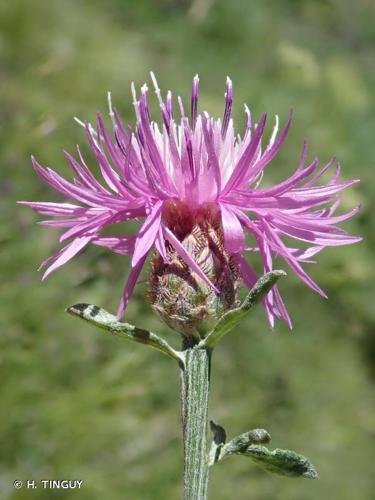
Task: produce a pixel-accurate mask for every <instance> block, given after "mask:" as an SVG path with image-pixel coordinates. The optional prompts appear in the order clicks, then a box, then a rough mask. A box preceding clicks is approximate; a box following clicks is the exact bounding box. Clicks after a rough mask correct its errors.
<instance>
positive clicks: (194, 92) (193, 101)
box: [191, 75, 199, 130]
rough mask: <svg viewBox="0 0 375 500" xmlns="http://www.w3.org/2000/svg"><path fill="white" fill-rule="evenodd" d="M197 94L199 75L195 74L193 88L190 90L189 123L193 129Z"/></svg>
mask: <svg viewBox="0 0 375 500" xmlns="http://www.w3.org/2000/svg"><path fill="white" fill-rule="evenodd" d="M198 95H199V76H198V75H195V77H194V79H193V88H192V91H191V124H192V128H193V130H194V129H195V123H196V121H197V109H198Z"/></svg>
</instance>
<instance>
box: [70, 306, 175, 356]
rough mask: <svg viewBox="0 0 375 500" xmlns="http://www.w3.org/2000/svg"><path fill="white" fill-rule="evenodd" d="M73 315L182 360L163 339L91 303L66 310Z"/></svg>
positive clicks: (118, 335)
mask: <svg viewBox="0 0 375 500" xmlns="http://www.w3.org/2000/svg"><path fill="white" fill-rule="evenodd" d="M66 311H67V312H68V313H69V314H71V315H73V316H78V317H80V318H82V319H84V320H85V321H88V322H89V323H91V324H93V325H95V326H98V327H99V328H102V329H103V330H106V331H108V332H110V333H112V334H113V335H116V336H117V337H121V338H123V339H126V340H131V341H133V342H138V343H140V344H145V345H148V346H150V347H153V348H154V349H157V350H158V351H160V352H162V353H164V354H166V355H167V356H169V357H170V358H173V359H176V360H177V361H178V362H179V363H183V362H184V358H183V355H182V354H181V353H180V352H178V351H175V350H174V349H173V348H172V347H171V346H170V345H169V344H168V342H166V341H165V340H164V339H162V338H160V337H158V335H156V334H155V333H152V332H149V331H148V330H143V329H142V328H138V327H136V326H134V325H130V324H128V323H122V322H120V321H118V320H117V318H116V316H113V314H110V313H109V312H107V311H106V310H105V309H102V308H101V307H98V306H95V305H92V304H76V305H74V306H71V307H68V309H67V310H66Z"/></svg>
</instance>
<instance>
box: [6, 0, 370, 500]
mask: <svg viewBox="0 0 375 500" xmlns="http://www.w3.org/2000/svg"><path fill="white" fill-rule="evenodd" d="M374 19H375V7H374V3H373V2H372V1H371V0H326V1H323V0H315V1H311V0H299V1H298V0H281V1H278V2H276V1H274V2H271V1H268V0H255V1H252V2H244V1H241V0H231V1H227V0H194V1H189V0H180V1H177V0H154V1H151V0H138V1H130V0H107V1H106V2H101V1H99V0H92V1H83V0H75V1H73V0H71V1H69V0H59V1H50V2H48V1H45V0H33V1H26V0H24V1H21V0H13V1H12V2H8V1H6V0H1V1H0V85H1V92H0V164H1V185H0V189H1V197H0V204H1V208H0V214H1V225H0V241H1V246H0V255H1V257H0V259H1V260H0V266H1V267H0V269H1V281H0V290H1V300H0V328H1V337H0V342H1V349H0V391H1V392H0V394H1V396H0V397H1V399H0V401H1V410H0V440H1V443H0V460H1V463H0V491H1V493H0V497H1V499H48V500H50V499H55V498H69V499H70V498H78V499H81V500H85V499H87V500H96V499H103V498H105V499H108V500H117V499H124V498H126V499H131V500H138V499H172V498H173V499H174V498H179V497H180V495H181V489H182V486H181V473H182V443H181V436H180V421H179V400H178V372H177V368H176V366H174V364H173V363H172V362H171V361H169V360H168V359H167V358H165V359H164V357H162V356H160V355H159V354H158V353H156V352H154V351H150V350H148V349H144V348H143V347H142V346H136V345H132V344H129V345H128V344H126V343H122V342H121V341H120V340H118V339H116V338H110V337H108V336H106V335H105V334H103V332H100V331H95V329H93V328H92V327H90V325H86V324H82V323H81V322H79V321H78V320H77V319H75V318H72V317H70V316H68V315H66V314H65V313H64V308H65V307H67V306H68V305H71V304H74V303H77V302H91V303H95V304H99V305H101V306H103V307H106V308H107V309H109V310H110V311H115V309H116V307H117V304H118V300H119V297H120V294H121V290H122V286H123V281H124V278H125V276H126V272H127V269H128V261H127V260H126V259H125V258H122V257H121V256H119V255H110V254H109V253H107V252H105V251H103V250H102V249H98V248H94V247H92V248H90V249H89V250H88V251H87V252H86V253H85V254H84V255H82V256H80V257H79V258H76V259H75V260H74V262H71V263H70V264H69V265H68V266H66V267H65V268H63V270H60V271H59V272H57V273H56V274H53V275H52V276H51V278H50V279H49V280H47V282H45V283H41V282H40V274H39V273H37V271H36V269H37V266H38V264H39V263H40V262H41V261H42V260H43V259H44V258H45V257H46V256H47V255H49V254H50V253H52V251H54V250H55V249H57V248H58V244H57V234H58V233H57V232H56V231H54V230H52V229H49V228H43V227H41V226H37V225H36V222H37V220H40V217H38V216H36V215H35V214H34V213H33V212H32V211H31V210H28V209H27V208H24V207H19V206H16V205H15V202H16V200H19V199H27V200H50V201H54V200H57V199H59V196H58V195H57V194H56V193H54V192H52V191H51V190H50V189H49V188H48V187H46V186H45V185H43V184H42V183H41V181H40V180H39V179H38V178H37V176H36V175H35V173H34V171H33V170H32V167H31V163H30V159H29V158H30V154H31V153H35V154H36V155H37V157H38V159H39V160H40V161H41V163H44V164H47V165H51V166H53V167H54V168H56V169H57V170H58V171H60V172H61V173H63V174H67V173H68V169H67V167H66V165H65V162H64V158H63V154H62V149H63V148H66V149H68V150H70V151H73V150H74V145H75V144H76V143H80V144H84V143H85V138H84V134H83V131H82V130H81V129H80V127H79V126H77V125H76V124H75V123H74V122H73V121H72V116H74V115H76V116H79V117H81V118H85V119H90V120H93V119H94V118H95V113H96V112H97V111H98V110H102V111H105V110H106V91H107V90H110V89H111V90H112V92H113V98H114V101H115V104H116V106H117V107H118V108H119V109H120V111H121V112H122V114H123V116H124V118H125V119H126V120H127V121H130V122H131V123H133V122H134V117H133V111H132V108H131V96H130V82H131V81H132V80H134V81H135V83H136V84H137V85H138V86H139V85H141V84H142V83H143V82H145V81H148V82H149V71H150V70H151V69H152V70H154V71H155V72H156V74H157V76H158V79H159V84H160V86H161V88H162V89H163V91H166V90H167V89H168V88H170V89H172V90H174V91H175V95H176V94H177V93H180V94H181V95H182V96H183V97H184V98H185V99H188V98H189V92H190V86H191V79H192V77H193V76H194V74H195V73H199V75H200V77H201V101H200V103H201V109H202V108H203V107H204V108H205V109H208V110H210V111H211V112H212V113H213V114H214V115H221V113H222V109H223V93H224V85H225V77H226V75H227V74H228V75H230V76H231V77H232V79H233V82H234V85H235V87H234V91H235V104H234V116H235V118H236V123H237V124H238V125H237V126H238V128H239V129H241V128H242V127H243V123H244V116H243V108H242V104H243V103H244V102H247V103H248V105H249V106H250V107H251V109H252V110H253V112H254V114H255V115H256V116H257V117H259V116H260V114H261V113H262V112H263V111H267V112H269V113H270V114H271V115H272V114H274V113H278V114H279V116H280V118H281V120H282V122H285V120H286V118H287V115H288V112H289V109H290V108H293V109H294V122H293V126H292V129H291V131H290V134H289V136H288V139H287V142H286V144H285V146H284V149H283V151H282V152H281V154H280V156H279V157H278V159H277V160H276V161H275V162H274V166H273V167H272V168H269V170H267V175H268V181H270V180H277V179H280V178H282V177H285V176H287V175H290V174H291V172H292V171H293V169H294V168H295V166H296V164H297V161H298V155H299V153H300V150H301V146H302V141H303V140H304V139H305V138H307V139H308V141H309V146H310V156H309V157H310V158H312V157H313V156H315V155H318V156H319V157H320V158H321V160H322V162H326V161H328V159H329V158H330V157H331V156H332V155H333V154H336V155H337V156H338V159H339V161H340V162H341V163H342V164H343V167H344V170H343V172H344V178H346V179H348V178H353V177H355V178H357V177H359V178H361V179H362V183H361V184H360V185H358V186H355V187H354V188H351V189H350V190H348V192H346V193H345V196H344V202H343V205H342V206H343V209H346V208H348V209H349V208H351V207H353V206H354V205H356V204H357V203H358V202H361V203H362V204H363V209H362V212H361V215H360V216H359V217H357V219H356V220H355V221H351V222H349V223H347V224H346V226H345V227H346V228H348V229H349V230H350V231H351V232H353V233H354V234H360V235H363V236H364V237H365V240H364V242H363V243H361V244H359V245H355V246H352V247H343V248H337V249H327V250H326V251H325V252H323V253H322V254H321V255H319V265H317V266H314V267H312V268H310V269H309V270H310V271H311V274H312V276H313V277H314V278H315V279H316V280H317V281H318V282H319V283H320V284H321V286H322V287H323V288H324V289H325V290H326V291H327V292H328V295H329V300H328V301H324V300H322V299H321V298H319V297H318V296H317V295H315V294H314V293H313V292H311V291H310V290H309V289H308V288H307V287H306V286H305V285H303V284H302V283H301V282H299V281H298V280H297V279H295V278H294V277H293V276H292V275H291V273H290V274H289V277H288V278H287V279H286V280H284V281H283V283H282V284H281V290H282V293H283V296H284V299H285V301H286V304H287V306H288V308H289V311H290V313H291V315H292V317H293V319H294V330H293V332H292V333H290V332H289V331H288V330H287V328H286V326H284V325H283V324H279V325H278V326H277V328H276V329H275V331H274V332H271V331H269V329H268V326H267V323H266V321H265V317H264V313H263V311H262V310H260V309H259V310H258V311H256V312H255V313H254V314H253V315H252V316H251V318H248V320H247V321H246V322H245V323H244V324H243V326H242V328H241V329H240V331H237V332H236V333H233V334H231V335H229V336H228V337H226V338H225V339H224V340H223V341H222V342H221V344H220V345H219V346H218V348H217V349H216V351H215V355H214V363H213V374H212V380H213V382H212V392H211V405H210V416H211V418H213V419H215V420H216V421H217V422H219V423H220V424H222V425H224V426H225V427H226V429H227V431H228V434H229V435H230V436H233V435H235V434H238V433H240V432H243V431H245V430H247V429H249V428H253V427H257V426H260V427H265V428H267V429H268V430H269V431H270V433H271V435H272V436H273V441H272V444H273V445H274V446H275V447H276V446H279V447H290V448H293V449H295V450H296V451H299V452H302V453H304V454H306V455H307V456H308V457H309V458H310V459H311V460H312V461H313V463H314V464H315V465H316V467H317V468H318V470H319V471H320V473H321V479H320V480H319V481H309V480H302V479H298V480H295V479H285V478H280V477H277V476H272V475H269V474H267V473H266V472H263V471H262V470H261V469H258V468H257V467H256V466H255V465H253V464H252V462H250V461H249V460H247V459H245V458H242V457H234V458H232V459H230V460H228V461H227V462H225V463H223V464H220V465H218V466H216V467H215V468H214V469H213V471H212V474H211V478H210V498H212V499H213V498H215V499H218V500H224V499H225V500H226V499H232V498H236V499H238V500H241V499H254V500H255V499H256V500H262V499H264V500H266V499H267V500H269V499H275V500H276V499H277V500H293V499H295V500H297V499H298V500H300V499H306V500H310V499H317V498H323V499H330V500H336V499H337V500H338V499H340V500H365V499H366V500H367V499H368V500H370V499H372V498H374V488H375V480H374V474H373V464H374V460H375V452H374V450H375V447H374V433H375V417H374V415H375V413H374V410H375V403H374V382H375V365H374V358H375V338H374V336H373V329H374V324H375V308H374V304H373V300H374V266H373V258H374V253H373V244H374V218H373V217H371V215H372V214H373V212H374V208H375V207H374V195H375V192H374V189H375V174H374V168H375V148H374V133H375V113H374V112H375V105H374V84H375V65H374V60H375V59H374V58H375V21H374ZM154 109H156V105H155V106H154ZM157 119H158V120H159V117H158V118H157ZM92 163H94V162H92ZM145 290H146V286H145V285H144V284H143V285H142V284H140V285H138V286H137V288H136V294H135V298H134V299H133V301H132V302H131V304H130V306H129V309H128V311H127V316H126V317H127V320H128V321H129V322H130V323H133V322H134V323H136V324H137V325H139V326H142V327H146V328H152V329H154V330H155V331H158V332H160V333H162V334H163V335H165V337H166V338H168V340H169V341H170V342H171V343H172V344H174V345H175V346H178V344H179V339H178V338H177V336H176V334H174V333H172V332H170V331H168V330H167V329H166V327H164V326H163V325H161V324H160V323H159V322H158V320H157V319H155V318H154V317H153V316H152V314H151V311H150V307H149V305H148V304H147V302H146V301H145ZM15 479H20V480H25V479H35V480H40V479H82V480H83V481H84V486H83V488H82V489H81V490H80V491H75V490H71V491H66V490H65V491H58V490H43V489H41V488H38V489H29V490H26V489H20V490H18V491H16V490H14V489H13V487H12V483H13V480H15Z"/></svg>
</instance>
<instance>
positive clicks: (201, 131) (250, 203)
mask: <svg viewBox="0 0 375 500" xmlns="http://www.w3.org/2000/svg"><path fill="white" fill-rule="evenodd" d="M151 76H152V80H153V84H154V88H155V92H156V95H157V98H158V100H159V104H160V109H161V113H162V118H163V123H162V125H161V127H159V126H158V125H157V124H156V123H155V122H153V121H152V120H151V118H150V113H149V109H148V89H147V86H146V85H144V86H143V87H142V89H141V92H140V96H137V95H136V91H135V88H134V85H133V86H132V92H133V101H134V102H133V104H134V109H135V114H136V121H137V123H136V127H135V130H134V131H131V130H128V129H127V128H125V127H124V125H123V123H122V121H121V119H120V116H119V114H118V113H117V111H116V110H113V109H112V105H111V101H110V100H109V103H110V116H111V119H112V124H113V134H112V135H111V134H110V133H109V131H108V129H107V127H106V125H105V123H104V120H103V117H102V116H101V115H98V118H97V127H96V129H94V127H93V126H92V125H90V124H89V123H84V124H83V125H84V127H85V131H86V135H87V140H88V142H89V144H90V147H91V150H92V152H93V154H94V156H95V158H96V161H97V163H98V165H99V167H100V171H101V175H102V177H103V179H102V181H100V182H99V180H98V179H97V178H96V177H95V176H94V175H93V173H92V171H91V170H90V168H89V167H88V163H87V162H86V160H85V159H84V158H83V155H82V153H81V151H80V149H79V148H77V158H74V157H73V156H72V155H71V154H69V153H67V152H66V153H65V156H66V159H67V161H68V163H69V165H70V167H71V169H72V171H73V174H74V180H73V181H68V180H66V179H64V178H63V177H61V176H60V175H59V174H58V173H57V172H55V171H54V170H52V169H50V168H44V167H42V166H41V165H40V164H39V163H38V162H37V161H36V159H35V158H33V160H32V161H33V165H34V168H35V170H36V172H37V173H38V175H39V176H40V177H41V178H42V179H43V180H44V181H45V182H46V183H47V184H49V185H50V186H51V187H52V188H54V189H55V190H57V191H59V192H60V193H62V194H63V195H64V196H66V197H67V198H73V199H75V200H77V201H78V204H71V203H50V202H20V203H23V204H25V205H28V206H30V207H31V208H33V209H34V210H35V211H37V212H39V213H40V214H43V215H47V216H52V217H53V219H52V220H47V221H43V222H42V224H45V225H49V226H57V227H63V228H65V232H64V233H63V234H62V236H61V237H60V241H61V242H68V243H67V244H66V246H64V247H63V248H62V249H61V250H59V251H58V252H57V253H55V254H54V255H52V256H51V257H49V258H48V259H47V260H46V261H45V262H43V263H42V265H41V267H45V266H48V267H47V270H46V272H45V274H44V277H46V276H47V275H49V274H50V273H51V272H52V271H54V270H56V269H57V268H59V267H61V266H62V265H64V264H66V263H67V262H68V261H69V260H70V259H72V258H73V257H74V256H75V255H77V254H78V253H79V252H80V251H82V250H83V249H84V248H85V247H86V246H87V245H88V244H94V245H100V246H104V247H107V248H108V249H110V250H112V251H114V252H117V253H120V254H124V255H130V256H131V270H130V274H129V276H128V279H127V283H126V285H125V289H124V293H123V297H122V300H121V304H120V307H119V310H118V315H119V316H121V315H122V314H123V313H124V310H125V308H126V306H127V304H128V301H129V298H130V296H131V295H132V292H133V289H134V286H135V284H136V282H137V279H138V276H139V274H140V272H141V270H142V268H143V266H144V264H145V262H146V259H147V256H148V255H149V254H150V252H151V253H154V256H153V260H152V270H153V272H152V274H151V278H150V282H151V291H150V296H151V299H152V302H153V306H154V309H155V310H156V311H157V312H158V313H159V314H160V315H161V316H162V317H163V318H164V319H165V320H166V321H167V322H169V324H171V325H172V326H173V327H175V328H177V329H179V330H180V331H182V332H184V330H185V329H187V330H189V329H190V330H191V328H193V327H192V326H191V325H192V323H191V322H192V321H193V323H194V318H195V317H196V318H198V319H199V321H200V320H201V319H203V318H204V317H206V316H207V315H208V316H209V315H211V314H216V312H217V310H218V309H220V310H223V309H224V310H225V309H227V308H231V307H233V305H234V304H235V302H236V289H237V285H238V279H239V278H240V277H241V278H242V280H243V281H244V282H245V284H246V285H247V286H248V287H252V286H253V285H254V283H255V281H256V279H257V276H256V273H255V272H254V270H253V268H252V266H251V264H250V263H249V262H248V260H247V259H246V256H247V255H250V256H252V255H254V253H258V254H259V255H260V256H261V259H262V263H263V271H264V272H268V271H271V270H272V267H273V259H274V257H275V256H279V257H281V258H282V259H283V260H284V261H285V262H286V264H287V265H288V266H289V267H290V268H291V269H292V270H293V271H294V272H295V273H296V275H297V276H298V277H299V278H300V279H301V280H302V281H304V282H305V283H306V284H307V285H308V286H309V287H310V288H312V289H313V290H315V291H316V292H318V293H319V294H320V295H322V296H325V294H324V292H323V291H322V290H321V288H320V287H319V286H318V285H317V284H316V283H315V282H314V281H313V280H312V278H311V277H310V276H309V275H308V274H307V273H306V271H305V270H304V269H303V267H302V264H304V263H311V262H313V261H312V260H311V258H312V257H313V256H314V255H316V254H317V253H319V252H320V251H321V250H323V248H325V247H327V246H337V245H347V244H351V243H355V242H357V241H359V240H360V238H358V237H354V236H350V235H348V234H347V233H346V232H345V231H344V230H343V229H341V228H339V227H337V225H336V224H337V223H339V222H342V221H344V220H346V219H348V218H350V217H352V216H353V215H355V214H356V213H357V211H358V207H357V208H355V209H354V210H352V211H350V212H348V213H345V214H341V215H336V214H335V213H336V210H337V208H338V207H339V204H340V198H339V197H338V193H340V192H341V191H342V190H343V189H345V188H347V187H349V186H351V185H352V184H354V183H356V182H358V181H357V180H349V181H340V180H339V177H340V166H339V165H336V161H335V158H332V159H331V160H330V161H329V162H328V163H327V164H326V165H324V166H320V163H319V160H318V159H317V158H315V159H314V160H313V161H312V162H311V163H309V164H307V165H306V162H307V146H306V143H305V144H304V145H303V148H302V154H301V158H300V160H299V162H298V164H297V168H296V170H295V171H294V172H293V173H292V175H291V176H290V177H288V178H287V179H286V180H284V181H283V182H280V183H278V184H276V185H274V186H272V187H268V188H262V187H261V183H260V181H261V180H262V176H263V174H264V172H265V169H266V167H267V166H268V165H269V164H270V163H271V162H272V160H273V158H274V157H275V155H276V154H277V152H278V151H279V149H280V148H281V145H282V143H283V141H284V139H285V137H286V135H287V133H288V129H289V126H290V123H291V117H289V120H288V121H287V123H286V125H285V126H284V128H283V129H282V130H281V132H280V133H279V134H278V118H277V117H276V124H275V126H274V129H273V132H272V134H271V137H270V138H269V140H268V141H266V142H265V143H264V131H265V125H266V115H263V116H262V117H261V118H260V120H259V121H258V122H257V123H254V122H253V119H252V116H251V113H250V111H249V109H248V108H247V107H246V106H245V115H246V126H245V131H244V133H243V135H242V136H239V135H237V134H236V132H235V129H234V124H233V120H232V117H231V113H232V102H233V92H232V82H231V81H230V79H229V78H228V79H227V84H226V92H225V110H224V116H223V119H222V120H221V119H214V118H213V117H211V116H210V115H209V114H208V113H207V112H205V111H204V112H202V113H198V86H199V79H198V77H197V76H196V77H195V78H194V80H193V87H192V97H191V110H190V116H189V117H188V116H187V114H186V113H185V110H184V107H183V104H182V100H181V99H180V98H178V109H179V117H178V118H177V116H176V114H175V113H174V111H173V105H172V102H173V99H172V93H171V92H168V93H167V95H166V99H165V100H163V98H162V96H161V92H160V90H159V88H158V85H157V82H156V80H155V78H154V75H153V74H152V75H151ZM330 172H332V173H331V174H330ZM323 176H324V177H323ZM323 178H324V179H326V180H325V181H324V182H322V179H323ZM142 219H143V222H141V223H140V227H139V231H138V233H137V234H136V235H135V236H129V235H120V236H119V235H108V234H103V230H104V229H105V228H106V227H108V226H111V225H113V224H116V223H121V222H124V221H129V220H135V221H141V220H142ZM284 237H288V242H289V241H290V239H291V238H292V239H294V240H295V242H296V243H295V245H293V246H290V244H289V243H287V242H286V241H285V239H284ZM191 290H194V291H195V292H194V293H196V294H198V295H196V297H195V299H194V298H192V297H191V296H190V295H191V294H190V292H191ZM189 294H190V295H189ZM176 297H178V300H177V301H176ZM197 297H201V298H202V297H203V298H202V300H201V301H200V302H199V300H197ZM194 301H195V303H194ZM264 306H265V309H266V312H267V316H268V319H269V322H270V324H271V326H273V325H274V321H275V318H282V319H284V320H285V321H286V322H287V323H288V324H289V326H291V321H290V318H289V315H288V313H287V310H286V308H285V305H284V302H283V300H282V298H281V296H280V293H279V290H278V289H277V287H274V288H273V289H272V290H271V291H270V292H269V294H268V295H267V297H266V299H265V301H264ZM215 311H216V312H215Z"/></svg>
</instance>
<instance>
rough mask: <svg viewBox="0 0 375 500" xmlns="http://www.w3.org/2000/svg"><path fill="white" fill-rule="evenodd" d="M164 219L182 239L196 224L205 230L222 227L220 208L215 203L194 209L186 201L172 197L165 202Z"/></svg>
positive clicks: (181, 239)
mask: <svg viewBox="0 0 375 500" xmlns="http://www.w3.org/2000/svg"><path fill="white" fill-rule="evenodd" d="M162 219H163V223H164V224H165V225H166V226H167V227H168V228H169V229H170V230H171V231H172V232H173V234H174V235H175V236H176V237H177V238H178V239H179V240H180V241H183V239H184V238H185V237H186V236H187V235H188V234H190V233H191V232H192V230H193V227H194V226H195V225H198V226H199V227H200V228H201V229H202V230H203V231H204V230H207V229H208V228H213V229H214V230H216V231H217V230H219V229H220V227H221V215H220V209H219V207H218V206H217V205H216V204H215V203H205V204H204V205H201V206H199V207H198V208H196V209H194V208H192V207H191V206H190V205H189V204H188V203H187V202H186V201H181V200H174V199H170V200H168V201H166V202H165V203H164V207H163V215H162Z"/></svg>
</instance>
